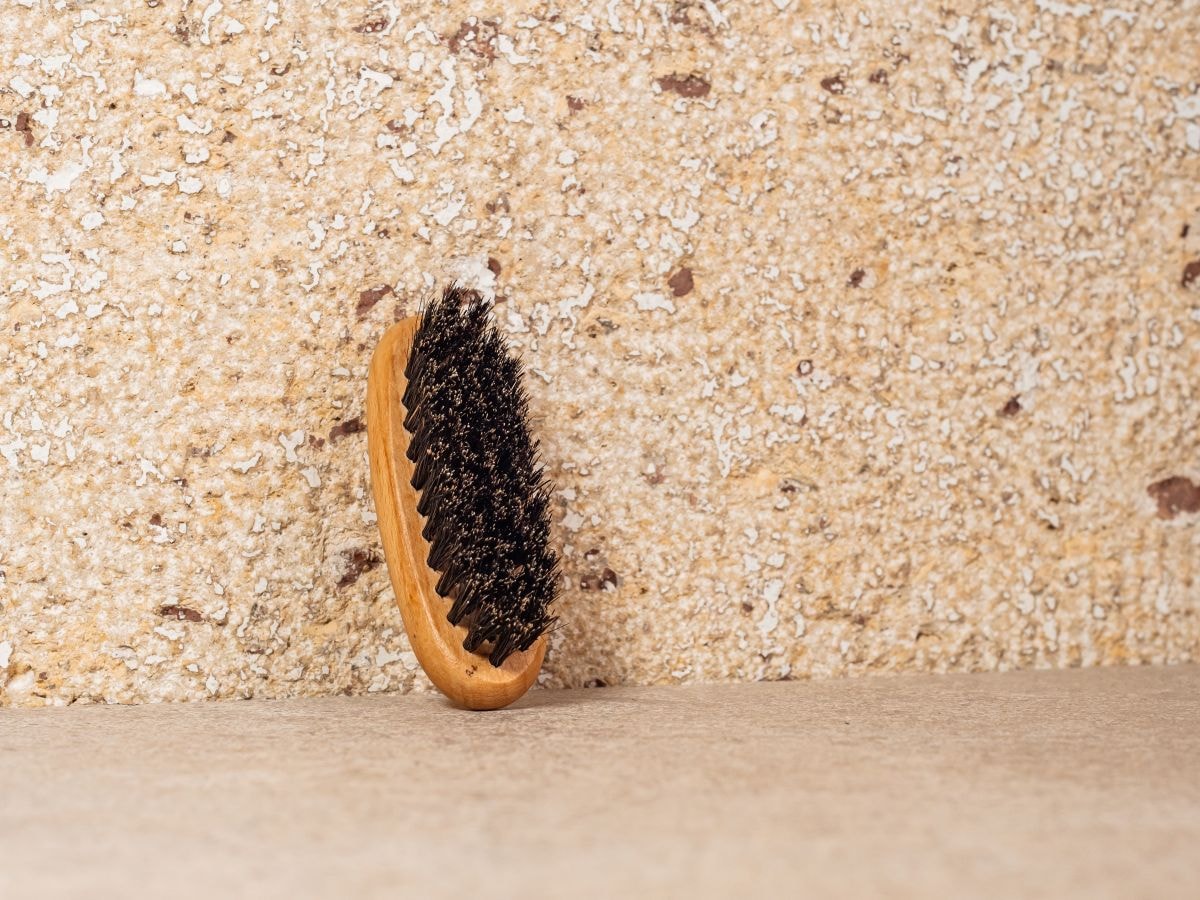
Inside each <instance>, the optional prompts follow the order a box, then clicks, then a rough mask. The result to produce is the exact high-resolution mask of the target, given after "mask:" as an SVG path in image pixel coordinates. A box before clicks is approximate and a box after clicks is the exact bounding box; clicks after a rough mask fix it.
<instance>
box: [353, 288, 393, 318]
mask: <svg viewBox="0 0 1200 900" xmlns="http://www.w3.org/2000/svg"><path fill="white" fill-rule="evenodd" d="M394 293H395V291H393V290H392V287H391V285H388V284H381V285H380V286H379V287H373V288H367V289H366V290H365V291H361V292H360V293H359V295H358V306H356V307H355V309H354V312H355V314H356V315H357V316H358V317H359V318H360V319H361V318H362V317H363V316H365V315H366V314H367V313H369V312H370V311H371V309H372V308H373V307H374V306H375V304H376V303H378V302H379V301H380V300H382V299H383V298H384V297H386V296H387V295H388V294H394Z"/></svg>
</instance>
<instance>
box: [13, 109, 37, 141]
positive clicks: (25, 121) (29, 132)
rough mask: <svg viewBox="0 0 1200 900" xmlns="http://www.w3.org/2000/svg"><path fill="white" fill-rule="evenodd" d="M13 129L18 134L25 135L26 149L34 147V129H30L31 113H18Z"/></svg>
mask: <svg viewBox="0 0 1200 900" xmlns="http://www.w3.org/2000/svg"><path fill="white" fill-rule="evenodd" d="M13 128H15V129H16V130H17V131H18V132H21V133H23V134H24V135H25V146H26V147H32V146H33V129H32V128H30V127H29V113H27V112H19V113H17V121H16V123H15V124H14V125H13Z"/></svg>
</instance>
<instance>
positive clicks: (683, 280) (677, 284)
mask: <svg viewBox="0 0 1200 900" xmlns="http://www.w3.org/2000/svg"><path fill="white" fill-rule="evenodd" d="M667 284H668V285H669V286H670V288H671V293H672V294H674V295H675V296H676V297H683V296H684V295H686V294H690V293H691V292H692V288H694V287H695V286H696V281H695V279H693V278H692V270H691V269H689V268H688V267H687V266H680V268H679V271H678V272H676V273H675V274H674V275H672V276H671V277H670V278H669V279H667Z"/></svg>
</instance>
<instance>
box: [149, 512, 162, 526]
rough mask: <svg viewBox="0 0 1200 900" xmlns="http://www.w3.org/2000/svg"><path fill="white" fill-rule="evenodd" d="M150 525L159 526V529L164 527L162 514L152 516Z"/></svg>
mask: <svg viewBox="0 0 1200 900" xmlns="http://www.w3.org/2000/svg"><path fill="white" fill-rule="evenodd" d="M150 524H151V525H157V526H159V527H162V514H161V513H155V514H154V515H152V516H151V517H150Z"/></svg>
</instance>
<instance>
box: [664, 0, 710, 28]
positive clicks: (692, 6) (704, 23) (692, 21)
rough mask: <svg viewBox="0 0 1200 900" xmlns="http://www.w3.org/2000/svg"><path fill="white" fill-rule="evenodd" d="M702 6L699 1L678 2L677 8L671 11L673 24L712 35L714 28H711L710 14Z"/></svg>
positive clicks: (683, 0) (684, 0) (680, 0)
mask: <svg viewBox="0 0 1200 900" xmlns="http://www.w3.org/2000/svg"><path fill="white" fill-rule="evenodd" d="M702 5H703V4H701V3H700V2H699V0H676V3H675V6H674V7H673V8H672V9H671V24H672V25H679V26H682V27H685V28H694V29H696V30H697V31H700V32H702V33H704V34H709V35H711V34H712V28H711V27H710V26H709V22H710V21H711V19H710V18H709V15H708V13H707V12H705V11H704V10H703V9H702Z"/></svg>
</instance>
